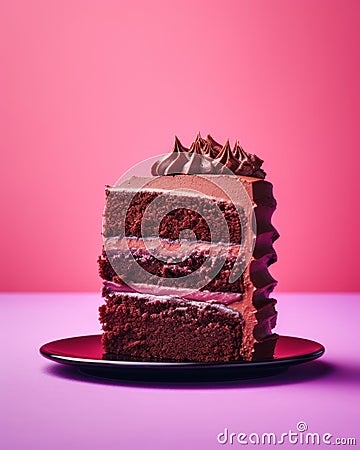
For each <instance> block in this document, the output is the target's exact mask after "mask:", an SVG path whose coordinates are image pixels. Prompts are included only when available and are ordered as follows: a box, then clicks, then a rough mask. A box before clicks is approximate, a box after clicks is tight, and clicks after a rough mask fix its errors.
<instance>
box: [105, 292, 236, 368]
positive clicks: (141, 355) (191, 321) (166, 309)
mask: <svg viewBox="0 0 360 450" xmlns="http://www.w3.org/2000/svg"><path fill="white" fill-rule="evenodd" d="M103 295H104V297H105V298H106V303H105V304H104V305H102V306H101V307H100V322H101V323H102V326H103V330H104V333H103V338H102V342H103V348H104V350H105V352H106V353H107V354H108V356H110V357H111V356H112V355H113V356H115V357H116V356H117V357H120V356H121V355H124V356H130V357H132V358H137V359H140V360H143V361H148V360H151V361H163V360H168V361H199V362H200V361H201V362H215V361H236V360H240V359H241V356H240V347H241V340H242V327H241V324H242V317H241V315H240V313H239V312H237V311H232V310H230V309H228V308H226V307H224V306H222V305H216V304H214V305H210V304H208V303H204V302H202V303H201V302H194V301H188V300H186V301H184V300H183V299H181V298H179V297H173V296H171V297H170V296H168V297H167V296H152V295H144V294H129V293H121V292H118V293H108V292H106V290H104V292H103Z"/></svg>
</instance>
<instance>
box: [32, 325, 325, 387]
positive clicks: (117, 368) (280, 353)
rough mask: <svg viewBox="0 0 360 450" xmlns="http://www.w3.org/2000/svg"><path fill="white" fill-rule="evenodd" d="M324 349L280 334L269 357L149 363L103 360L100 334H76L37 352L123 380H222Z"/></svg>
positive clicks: (270, 371)
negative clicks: (260, 359)
mask: <svg viewBox="0 0 360 450" xmlns="http://www.w3.org/2000/svg"><path fill="white" fill-rule="evenodd" d="M324 351H325V348H324V347H323V346H322V345H321V344H319V343H317V342H314V341H311V340H309V339H302V338H298V337H291V336H280V337H279V339H278V340H277V343H276V347H275V354H274V358H273V359H272V360H267V361H251V362H246V361H245V362H244V361H234V362H227V363H199V362H182V363H177V362H149V361H131V360H129V359H126V357H124V359H123V360H120V361H118V360H116V361H114V360H107V359H103V352H102V348H101V335H100V334H96V335H89V336H76V337H70V338H66V339H59V340H56V341H52V342H48V343H47V344H44V345H43V346H42V347H41V348H40V353H41V354H42V355H43V356H44V357H45V358H48V359H50V360H52V361H55V362H57V363H61V364H67V365H71V366H76V367H77V368H79V369H81V370H82V371H84V372H86V373H89V374H91V375H96V376H103V377H111V378H120V379H125V380H142V381H150V380H158V381H211V380H214V381H221V380H236V379H246V378H256V377H263V376H269V375H274V374H276V373H279V372H282V371H284V370H286V369H287V368H288V367H290V366H292V365H295V364H300V363H304V362H307V361H312V360H314V359H316V358H319V357H320V356H321V355H323V353H324Z"/></svg>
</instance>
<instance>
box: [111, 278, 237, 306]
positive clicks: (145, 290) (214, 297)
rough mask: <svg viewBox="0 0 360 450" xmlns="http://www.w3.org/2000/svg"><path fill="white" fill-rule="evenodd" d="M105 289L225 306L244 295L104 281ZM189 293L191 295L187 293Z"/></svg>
mask: <svg viewBox="0 0 360 450" xmlns="http://www.w3.org/2000/svg"><path fill="white" fill-rule="evenodd" d="M104 287H105V288H106V289H108V290H109V291H110V292H140V293H142V294H151V295H177V296H178V297H181V298H183V299H187V300H195V301H199V302H207V303H221V304H223V305H230V304H231V303H234V302H237V301H240V300H241V299H242V293H238V292H211V291H193V292H189V291H188V290H186V289H178V288H174V289H172V288H169V287H166V288H164V287H158V286H151V285H147V284H140V283H139V284H136V287H137V288H138V290H136V289H134V288H132V287H131V286H128V285H127V284H118V283H114V282H113V281H104ZM187 292H189V293H187Z"/></svg>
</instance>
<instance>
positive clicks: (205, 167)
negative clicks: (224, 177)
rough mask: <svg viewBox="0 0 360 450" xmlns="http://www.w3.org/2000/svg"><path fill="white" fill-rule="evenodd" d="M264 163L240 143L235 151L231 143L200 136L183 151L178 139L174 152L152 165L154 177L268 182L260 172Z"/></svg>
mask: <svg viewBox="0 0 360 450" xmlns="http://www.w3.org/2000/svg"><path fill="white" fill-rule="evenodd" d="M263 162H264V161H263V160H262V159H260V158H259V157H258V156H256V155H253V154H251V153H247V152H246V151H245V150H244V149H243V148H242V147H241V145H240V144H239V142H238V141H236V142H235V146H234V149H233V150H232V149H231V147H230V143H229V140H227V141H226V142H225V144H224V146H222V145H221V144H219V143H218V142H216V141H215V139H214V138H212V137H211V136H210V135H208V136H207V138H206V139H204V138H202V137H201V134H200V132H199V133H198V134H197V136H196V138H195V141H194V142H193V143H192V144H191V146H190V148H186V147H184V146H183V145H182V144H181V142H180V140H179V138H178V137H177V136H175V142H174V147H173V150H172V152H171V153H170V155H167V156H165V157H164V158H162V159H160V160H159V161H156V163H155V164H153V166H152V168H151V174H152V175H154V176H160V175H175V174H184V175H190V174H208V173H211V174H225V173H234V174H235V175H243V176H248V177H255V178H265V176H266V173H265V172H264V171H263V169H261V166H262V164H263Z"/></svg>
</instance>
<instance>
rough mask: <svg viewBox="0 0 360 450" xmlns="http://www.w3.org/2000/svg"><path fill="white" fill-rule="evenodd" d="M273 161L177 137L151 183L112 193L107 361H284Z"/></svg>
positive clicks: (106, 232)
mask: <svg viewBox="0 0 360 450" xmlns="http://www.w3.org/2000/svg"><path fill="white" fill-rule="evenodd" d="M262 163H263V161H262V160H261V159H260V158H258V157H257V156H256V155H252V154H249V153H247V152H245V151H244V150H243V149H242V147H241V146H240V145H239V143H238V142H236V143H235V146H234V148H233V149H231V147H230V145H229V142H228V141H227V142H226V143H225V145H224V146H221V145H220V144H218V143H217V142H216V141H215V140H214V139H213V138H212V137H211V136H208V137H207V139H203V138H202V137H201V136H200V134H198V136H197V137H196V139H195V141H194V142H193V144H192V145H191V146H190V148H185V147H184V146H183V145H182V144H181V143H180V141H179V139H178V138H175V144H174V148H173V151H172V153H171V154H170V155H166V156H164V157H163V158H161V159H159V160H158V161H156V162H155V163H154V164H153V166H152V168H151V174H152V176H149V177H131V178H129V179H128V180H125V181H122V182H120V183H119V184H117V185H116V186H113V187H110V186H107V187H106V204H105V210H104V220H103V242H104V246H103V251H102V254H101V256H100V257H99V272H100V276H101V277H102V278H103V280H104V285H103V297H104V299H105V304H104V305H102V306H101V307H100V322H101V323H102V326H103V331H104V333H103V339H102V342H103V348H104V354H105V355H107V357H111V358H114V357H115V358H116V357H119V358H120V357H124V356H125V357H131V358H138V359H142V360H147V361H149V360H153V361H162V360H170V361H203V362H215V361H236V360H240V359H244V360H254V359H268V358H271V357H272V356H273V351H274V347H275V343H276V338H277V335H276V334H274V333H273V332H272V329H273V328H274V326H275V323H276V316H277V313H276V310H275V304H276V300H275V299H273V298H271V292H272V291H273V289H274V287H275V286H276V281H275V280H274V279H273V278H272V277H271V275H270V273H269V271H268V267H269V266H270V265H271V264H272V263H274V262H275V261H276V258H277V257H276V253H275V251H274V248H273V242H274V241H275V240H276V239H277V238H278V233H277V231H276V230H275V228H274V227H273V225H272V224H271V216H272V214H273V212H274V210H275V208H276V201H275V199H274V197H273V193H272V185H271V183H269V182H268V181H265V180H264V178H265V175H266V174H265V172H264V171H263V170H262V169H261V165H262Z"/></svg>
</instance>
